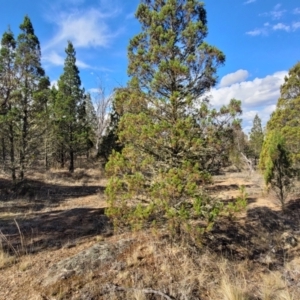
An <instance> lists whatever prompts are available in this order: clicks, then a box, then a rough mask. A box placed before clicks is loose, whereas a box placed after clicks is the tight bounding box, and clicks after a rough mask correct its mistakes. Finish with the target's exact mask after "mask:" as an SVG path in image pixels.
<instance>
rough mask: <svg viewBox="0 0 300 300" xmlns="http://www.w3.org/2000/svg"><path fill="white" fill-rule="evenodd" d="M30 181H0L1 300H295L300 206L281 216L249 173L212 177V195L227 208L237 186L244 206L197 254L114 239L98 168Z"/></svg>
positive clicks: (135, 237) (159, 242) (156, 236)
mask: <svg viewBox="0 0 300 300" xmlns="http://www.w3.org/2000/svg"><path fill="white" fill-rule="evenodd" d="M28 178H29V179H28V180H27V181H26V182H25V183H23V184H22V185H17V186H15V187H12V186H11V184H10V182H9V180H8V178H7V177H5V176H4V175H0V230H1V232H0V241H1V244H0V299H3V300H5V299H8V300H10V299H16V300H17V299H18V300H19V299H164V298H165V299H228V300H231V299H232V300H234V299H300V284H299V282H300V256H299V254H300V246H299V245H298V241H299V243H300V227H299V226H300V200H298V199H297V196H296V195H294V197H293V199H292V200H291V201H290V202H289V203H288V205H287V210H286V212H285V213H283V212H282V211H281V210H280V206H279V205H278V203H277V202H276V199H275V198H274V197H272V196H270V195H268V194H267V193H266V191H265V190H264V187H263V182H262V178H261V176H260V175H259V174H257V173H255V174H253V175H252V176H251V177H249V174H247V173H226V174H225V175H222V176H216V177H215V181H214V184H213V185H212V186H210V187H209V188H208V189H209V190H210V192H211V193H212V194H213V195H215V196H216V197H218V198H221V199H223V200H224V201H230V200H231V199H234V198H236V197H237V196H238V195H239V187H240V186H241V185H244V186H245V187H246V191H247V193H248V198H247V200H248V206H247V210H246V211H245V212H243V213H240V214H239V215H238V216H237V217H236V218H235V219H233V220H229V219H228V218H225V217H224V218H222V219H221V220H220V221H218V222H217V223H216V224H215V226H214V228H213V230H212V231H211V232H209V233H208V234H206V235H205V236H204V237H203V247H202V248H201V249H194V248H193V247H184V246H180V245H178V244H170V243H169V241H168V240H167V239H166V238H165V236H164V233H163V232H162V233H157V232H155V233H153V232H150V231H149V232H138V233H136V232H135V233H127V234H123V235H113V230H112V227H111V224H110V222H109V220H108V218H107V217H106V216H105V214H104V209H105V205H106V204H105V200H104V194H103V193H104V188H105V185H106V179H105V178H104V176H103V175H102V173H101V171H100V168H93V169H85V170H84V169H77V170H76V171H75V173H74V174H72V175H71V174H69V173H68V172H64V171H58V170H51V171H49V172H47V173H40V172H34V173H32V174H29V176H28ZM168 297H169V298H168Z"/></svg>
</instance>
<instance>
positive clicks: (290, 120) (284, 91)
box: [267, 62, 300, 170]
mask: <svg viewBox="0 0 300 300" xmlns="http://www.w3.org/2000/svg"><path fill="white" fill-rule="evenodd" d="M299 113H300V62H298V63H297V64H295V66H293V67H292V68H291V69H290V71H289V74H288V76H286V77H285V79H284V83H283V85H282V86H281V89H280V98H279V99H278V102H277V105H276V110H275V111H274V113H273V114H272V115H271V118H270V120H269V122H268V124H267V132H269V131H273V130H276V131H279V132H280V133H281V134H282V135H283V136H284V139H285V141H286V147H287V149H288V150H289V151H290V153H291V157H292V161H293V166H294V168H297V169H298V170H299V168H300V119H299Z"/></svg>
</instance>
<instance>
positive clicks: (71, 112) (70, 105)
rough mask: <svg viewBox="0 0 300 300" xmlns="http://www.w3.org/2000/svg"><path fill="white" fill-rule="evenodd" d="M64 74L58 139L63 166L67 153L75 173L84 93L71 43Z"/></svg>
mask: <svg viewBox="0 0 300 300" xmlns="http://www.w3.org/2000/svg"><path fill="white" fill-rule="evenodd" d="M66 54H67V57H66V59H65V64H64V72H63V74H62V75H61V76H60V79H59V81H58V93H57V96H56V100H55V105H54V110H55V119H56V123H57V127H56V129H57V137H58V140H59V143H60V152H61V166H64V162H65V151H67V154H68V156H69V161H70V163H69V171H70V172H73V171H74V160H75V154H76V153H77V152H79V151H80V140H81V137H80V134H81V124H80V122H79V113H80V107H81V105H82V101H83V98H84V92H83V90H82V88H81V80H80V76H79V70H78V68H77V66H76V52H75V49H74V47H73V44H72V43H71V42H70V41H69V42H68V46H67V48H66Z"/></svg>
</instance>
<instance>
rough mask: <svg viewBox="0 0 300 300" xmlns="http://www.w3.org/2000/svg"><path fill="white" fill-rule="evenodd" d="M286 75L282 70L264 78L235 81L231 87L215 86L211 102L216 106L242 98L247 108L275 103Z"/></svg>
mask: <svg viewBox="0 0 300 300" xmlns="http://www.w3.org/2000/svg"><path fill="white" fill-rule="evenodd" d="M286 75H287V72H286V71H281V72H276V73H274V74H272V75H268V76H266V77H264V78H255V79H253V80H252V81H243V82H240V83H235V84H233V85H231V86H229V87H228V86H227V87H220V88H214V89H212V90H211V92H210V94H211V103H212V105H214V106H221V105H223V104H227V103H229V101H230V100H231V99H232V98H235V99H239V100H241V101H242V103H243V107H247V108H251V107H265V106H268V105H274V104H275V103H276V102H277V99H278V97H279V95H280V86H281V85H282V83H283V82H284V77H285V76H286Z"/></svg>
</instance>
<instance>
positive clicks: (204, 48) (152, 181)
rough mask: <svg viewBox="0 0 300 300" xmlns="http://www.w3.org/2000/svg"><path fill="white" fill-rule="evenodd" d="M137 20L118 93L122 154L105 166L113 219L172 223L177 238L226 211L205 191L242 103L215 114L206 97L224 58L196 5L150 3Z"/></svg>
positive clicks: (191, 1) (188, 0) (191, 0)
mask: <svg viewBox="0 0 300 300" xmlns="http://www.w3.org/2000/svg"><path fill="white" fill-rule="evenodd" d="M136 17H137V18H138V20H139V21H140V23H141V25H142V32H141V33H140V34H138V35H137V36H135V37H134V38H133V39H131V41H130V44H129V48H128V57H129V67H128V74H129V76H130V81H129V83H128V86H127V87H126V88H123V89H119V90H117V92H116V99H115V105H116V110H117V111H118V113H119V115H120V116H121V118H120V121H119V123H118V132H117V133H118V139H119V141H120V143H121V144H122V145H123V146H124V148H123V149H122V152H121V153H120V152H114V153H113V154H112V155H111V156H110V159H109V162H108V163H107V166H106V170H107V174H108V175H109V176H111V178H110V181H109V184H108V186H107V189H106V194H107V197H108V203H109V209H108V211H107V213H108V215H109V216H111V217H112V218H113V219H114V222H115V225H120V224H125V225H126V224H127V225H128V224H131V225H132V226H136V225H137V224H139V226H143V225H145V224H147V222H152V223H154V224H156V222H159V221H160V220H163V219H165V218H166V219H167V220H169V224H170V226H171V227H172V228H173V229H174V230H175V231H177V232H178V231H180V230H181V229H182V226H185V228H187V227H188V226H189V222H190V220H192V219H193V218H198V217H201V218H204V219H205V220H206V222H207V224H210V223H211V221H213V220H214V218H215V217H216V216H217V215H218V214H219V213H220V211H221V205H220V203H219V202H218V201H213V200H212V199H211V198H210V197H207V195H206V194H205V192H204V191H203V185H204V184H205V183H207V182H210V179H211V172H212V171H214V170H216V169H218V168H219V167H220V164H221V162H222V156H223V155H225V154H227V152H228V145H229V144H231V142H232V132H233V127H234V125H235V123H236V122H238V120H236V119H235V118H236V116H237V115H238V114H240V113H241V109H240V101H237V100H232V101H231V103H230V104H229V105H228V106H224V107H222V108H221V109H220V110H219V111H217V110H215V109H211V108H210V106H209V103H208V101H207V99H206V98H205V97H204V95H205V93H206V92H207V91H208V90H209V89H210V88H211V87H212V86H214V85H215V83H216V80H217V77H216V74H215V73H216V69H217V67H218V66H219V65H222V64H223V63H224V60H225V56H224V54H223V53H222V52H221V51H220V50H218V49H217V48H216V47H213V46H210V45H208V44H207V43H205V42H204V39H205V37H206V36H207V19H206V11H205V9H204V6H203V3H201V2H199V1H197V0H181V1H174V0H168V1H160V0H151V1H150V0H147V1H146V0H144V1H142V3H141V4H140V6H139V7H138V10H137V13H136Z"/></svg>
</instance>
